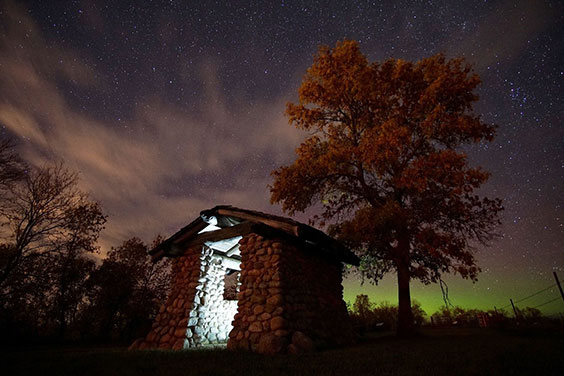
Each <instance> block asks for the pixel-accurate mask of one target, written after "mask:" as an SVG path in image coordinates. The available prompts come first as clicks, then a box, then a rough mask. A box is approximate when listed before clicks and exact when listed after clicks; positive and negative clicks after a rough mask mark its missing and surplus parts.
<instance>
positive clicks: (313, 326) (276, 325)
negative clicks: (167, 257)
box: [227, 234, 354, 353]
mask: <svg viewBox="0 0 564 376" xmlns="http://www.w3.org/2000/svg"><path fill="white" fill-rule="evenodd" d="M239 244H240V251H241V259H242V263H241V269H242V271H241V287H240V292H239V302H238V312H237V314H236V315H235V320H234V321H233V331H232V332H231V333H230V335H229V342H228V344H227V346H228V348H231V349H247V350H251V351H256V352H259V353H280V352H282V353H283V352H290V353H300V352H304V351H312V350H313V349H314V348H315V347H323V346H334V345H341V344H348V343H352V342H353V341H354V338H353V334H352V327H351V324H350V321H349V318H348V314H347V311H346V306H345V303H344V301H343V298H342V292H343V287H342V284H341V282H342V269H341V268H342V266H341V263H340V262H338V261H331V260H328V259H327V256H325V255H319V254H318V253H315V252H311V251H308V250H305V249H298V248H297V247H298V246H297V245H292V244H288V242H287V241H284V240H282V239H275V238H274V239H272V238H269V239H265V238H264V237H262V236H261V235H258V234H249V235H247V236H245V237H243V239H241V240H240V242H239Z"/></svg>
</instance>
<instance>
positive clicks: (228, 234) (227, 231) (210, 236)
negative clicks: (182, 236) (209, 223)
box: [174, 222, 254, 249]
mask: <svg viewBox="0 0 564 376" xmlns="http://www.w3.org/2000/svg"><path fill="white" fill-rule="evenodd" d="M253 225H254V223H252V222H243V223H241V224H238V225H235V226H231V227H225V228H222V229H221V230H215V231H208V232H203V233H201V234H198V235H196V236H195V237H193V238H191V239H186V240H184V241H182V242H174V244H175V245H176V246H179V247H181V248H183V249H187V248H189V247H191V246H193V245H196V244H204V243H205V242H215V241H218V240H224V239H230V238H234V237H236V236H244V235H247V234H249V233H251V232H252V230H253Z"/></svg>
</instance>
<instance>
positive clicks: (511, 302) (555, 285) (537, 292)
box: [500, 273, 564, 316]
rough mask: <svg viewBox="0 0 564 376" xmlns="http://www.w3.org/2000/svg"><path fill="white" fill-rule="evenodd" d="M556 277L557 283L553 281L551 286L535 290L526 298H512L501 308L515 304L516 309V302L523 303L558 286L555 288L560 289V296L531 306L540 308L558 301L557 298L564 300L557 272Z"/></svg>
mask: <svg viewBox="0 0 564 376" xmlns="http://www.w3.org/2000/svg"><path fill="white" fill-rule="evenodd" d="M554 278H555V279H556V283H553V284H551V285H550V286H547V287H545V288H543V289H541V290H538V291H535V292H533V293H532V294H530V295H527V296H525V297H524V298H521V299H519V300H515V301H512V300H511V299H509V301H510V303H509V304H507V305H504V306H503V307H501V308H500V309H502V310H503V309H505V308H509V307H512V306H513V309H514V310H515V309H516V307H515V305H516V304H518V303H522V302H524V301H525V300H528V299H530V298H532V297H535V296H537V295H540V294H542V293H543V292H546V291H549V290H553V289H555V287H557V288H556V289H555V290H557V291H558V290H559V291H558V292H559V294H558V295H559V296H557V297H555V298H552V299H550V300H547V301H545V302H543V303H540V304H537V305H535V306H533V307H531V308H539V307H543V306H545V305H548V304H550V303H553V302H555V301H557V300H563V299H564V296H561V286H560V283H559V280H558V277H557V276H556V273H554ZM556 315H560V316H561V315H562V314H561V313H558V314H556Z"/></svg>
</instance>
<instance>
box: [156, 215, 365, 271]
mask: <svg viewBox="0 0 564 376" xmlns="http://www.w3.org/2000/svg"><path fill="white" fill-rule="evenodd" d="M211 217H215V218H216V219H217V222H218V223H217V226H218V227H219V228H220V229H219V230H215V231H208V232H203V233H200V231H201V230H203V229H204V228H206V227H207V226H208V225H209V224H208V223H207V220H209V218H211ZM269 229H270V230H274V231H275V232H278V233H280V234H283V235H285V236H289V237H290V238H292V239H293V240H296V241H299V242H300V243H303V244H305V245H307V246H308V247H309V248H313V249H314V250H317V251H320V252H322V253H325V254H326V255H327V256H328V257H331V258H333V259H336V260H338V261H342V262H345V263H347V264H351V265H359V263H360V259H359V258H358V257H357V256H356V255H355V254H353V253H352V252H351V251H349V250H348V249H347V248H345V247H344V246H343V245H342V244H341V243H339V242H338V241H337V240H335V239H333V238H332V237H330V236H328V235H326V234H325V233H324V232H323V231H320V230H318V229H316V228H313V227H311V226H308V225H306V224H303V223H300V222H298V221H295V220H293V219H290V218H285V217H280V216H277V215H272V214H267V213H262V212H258V211H254V210H248V209H240V208H236V207H233V206H230V205H221V206H216V207H214V208H211V209H209V210H203V211H202V212H200V216H199V217H198V218H196V219H195V220H193V221H192V222H191V223H189V224H188V225H187V226H185V227H183V228H182V229H180V230H179V231H178V232H176V233H175V234H174V235H172V236H171V237H170V238H168V239H166V240H165V241H164V242H162V243H161V244H160V245H159V246H157V247H156V248H154V249H152V250H151V251H150V252H149V254H151V256H152V259H153V261H157V260H159V259H161V258H162V257H164V256H168V257H174V256H179V255H181V254H183V253H184V252H185V250H186V249H188V248H189V247H190V246H192V245H195V244H203V243H204V242H207V241H218V240H223V239H229V238H233V237H236V236H244V235H246V234H248V233H251V232H259V233H260V232H264V231H268V230H269Z"/></svg>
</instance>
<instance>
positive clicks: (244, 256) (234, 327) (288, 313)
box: [132, 206, 359, 353]
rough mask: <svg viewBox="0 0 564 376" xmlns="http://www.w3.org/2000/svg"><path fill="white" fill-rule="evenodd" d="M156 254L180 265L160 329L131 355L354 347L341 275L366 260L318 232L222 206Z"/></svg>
mask: <svg viewBox="0 0 564 376" xmlns="http://www.w3.org/2000/svg"><path fill="white" fill-rule="evenodd" d="M150 254H151V255H152V258H153V260H154V261H157V260H159V259H161V258H162V257H171V258H173V261H172V281H171V286H170V291H169V295H168V298H167V300H166V302H165V303H164V304H163V305H162V306H161V307H160V310H159V313H158V314H157V316H156V318H155V320H154V322H153V326H152V329H151V331H150V332H149V334H148V335H147V336H146V337H145V338H143V339H139V340H137V341H136V342H135V343H134V344H133V345H132V348H138V349H146V348H161V349H175V350H180V349H187V348H193V347H200V346H206V345H216V344H225V343H227V347H228V348H230V349H246V350H251V351H255V352H259V353H285V352H289V353H300V352H304V351H311V350H313V349H315V348H316V347H325V346H335V345H344V344H349V343H352V342H353V341H354V335H353V331H352V326H351V323H350V321H349V317H348V314H347V310H346V305H345V303H344V301H343V296H342V294H343V287H342V272H343V263H348V264H352V265H358V264H359V259H358V258H357V257H356V256H355V255H354V254H353V253H351V252H350V251H349V250H347V249H346V248H344V247H343V246H342V245H341V244H340V243H339V242H337V241H336V240H335V239H333V238H331V237H329V236H327V235H326V234H325V233H323V232H322V231H320V230H317V229H315V228H313V227H311V226H308V225H305V224H303V223H300V222H297V221H294V220H292V219H289V218H284V217H279V216H274V215H270V214H265V213H261V212H257V211H252V210H246V209H239V208H235V207H232V206H216V207H214V208H212V209H209V210H204V211H202V212H201V214H200V216H199V217H198V218H196V219H195V220H194V221H193V222H192V223H190V224H189V225H187V226H186V227H184V228H182V229H181V230H180V231H178V232H177V233H176V234H174V235H172V236H171V237H170V238H168V239H167V240H165V241H164V242H163V243H162V244H161V245H159V246H158V247H156V248H155V249H153V250H151V251H150Z"/></svg>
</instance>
